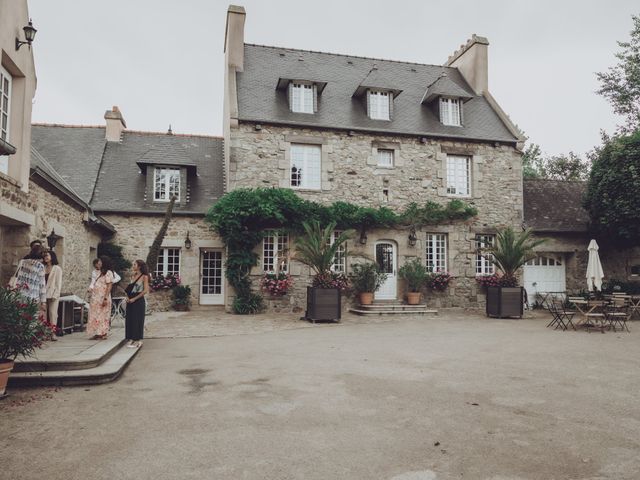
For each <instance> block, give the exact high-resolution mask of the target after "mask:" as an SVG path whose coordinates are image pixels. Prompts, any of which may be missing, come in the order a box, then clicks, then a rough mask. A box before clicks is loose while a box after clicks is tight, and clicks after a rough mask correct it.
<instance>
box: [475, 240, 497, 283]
mask: <svg viewBox="0 0 640 480" xmlns="http://www.w3.org/2000/svg"><path fill="white" fill-rule="evenodd" d="M495 239H496V236H495V235H476V249H477V253H476V275H493V274H494V273H496V267H495V265H494V264H493V262H492V261H491V259H492V258H493V255H491V254H490V253H483V252H482V249H484V248H488V247H492V246H493V244H494V242H495Z"/></svg>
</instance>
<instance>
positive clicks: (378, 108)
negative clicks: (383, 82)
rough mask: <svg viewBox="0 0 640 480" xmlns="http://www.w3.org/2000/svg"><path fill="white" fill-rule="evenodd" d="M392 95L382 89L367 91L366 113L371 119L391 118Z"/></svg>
mask: <svg viewBox="0 0 640 480" xmlns="http://www.w3.org/2000/svg"><path fill="white" fill-rule="evenodd" d="M392 101H393V95H391V94H390V92H385V91H382V90H368V91H367V113H368V115H369V118H370V119H372V120H391V116H390V114H391V102H392Z"/></svg>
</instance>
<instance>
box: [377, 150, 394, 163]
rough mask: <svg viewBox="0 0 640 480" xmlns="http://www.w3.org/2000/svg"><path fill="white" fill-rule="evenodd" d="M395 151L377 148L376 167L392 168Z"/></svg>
mask: <svg viewBox="0 0 640 480" xmlns="http://www.w3.org/2000/svg"><path fill="white" fill-rule="evenodd" d="M394 156H395V152H394V150H393V149H391V148H378V149H377V150H376V157H377V159H378V167H380V168H393V166H394Z"/></svg>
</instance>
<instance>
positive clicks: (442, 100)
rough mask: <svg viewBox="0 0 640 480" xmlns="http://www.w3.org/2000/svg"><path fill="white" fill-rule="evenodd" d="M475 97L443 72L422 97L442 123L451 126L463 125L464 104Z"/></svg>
mask: <svg viewBox="0 0 640 480" xmlns="http://www.w3.org/2000/svg"><path fill="white" fill-rule="evenodd" d="M472 98H473V95H471V94H470V93H469V92H467V91H466V90H465V89H464V88H462V87H461V86H460V85H458V84H457V83H455V82H454V81H453V80H451V79H450V78H449V76H448V75H447V74H446V73H444V72H443V73H442V74H441V75H440V76H439V77H438V78H437V80H436V81H435V82H433V83H432V84H431V85H429V87H428V88H427V91H426V92H425V93H424V96H423V97H422V103H423V104H427V105H429V106H431V107H432V108H433V109H434V113H436V114H437V116H438V117H439V118H440V123H442V124H443V125H447V126H451V127H461V126H462V119H463V115H462V113H463V112H462V104H463V103H465V102H468V101H469V100H471V99H472Z"/></svg>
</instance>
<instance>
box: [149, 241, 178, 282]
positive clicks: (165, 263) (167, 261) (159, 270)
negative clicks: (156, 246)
mask: <svg viewBox="0 0 640 480" xmlns="http://www.w3.org/2000/svg"><path fill="white" fill-rule="evenodd" d="M181 253H182V252H181V251H180V248H178V247H163V248H161V249H160V252H159V253H158V263H157V264H156V270H155V274H156V275H163V276H165V277H166V276H167V275H180V262H181V256H182V255H181Z"/></svg>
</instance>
